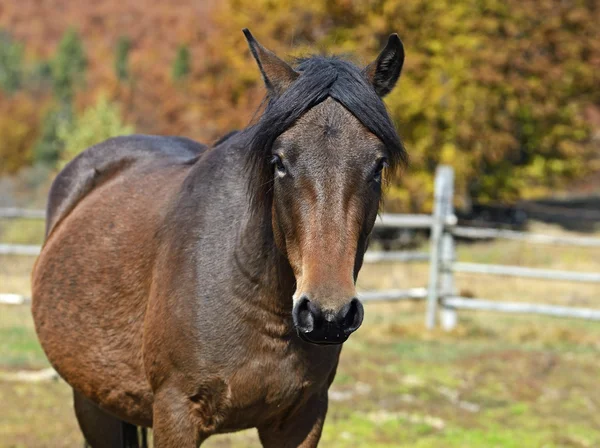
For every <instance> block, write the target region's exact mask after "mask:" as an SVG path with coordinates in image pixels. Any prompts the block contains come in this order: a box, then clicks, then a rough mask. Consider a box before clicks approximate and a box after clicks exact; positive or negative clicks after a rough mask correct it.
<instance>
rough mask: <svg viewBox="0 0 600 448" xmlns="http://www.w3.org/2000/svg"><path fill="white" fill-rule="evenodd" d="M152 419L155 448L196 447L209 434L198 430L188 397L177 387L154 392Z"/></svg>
mask: <svg viewBox="0 0 600 448" xmlns="http://www.w3.org/2000/svg"><path fill="white" fill-rule="evenodd" d="M152 421H153V425H152V435H153V440H154V447H155V448H196V447H198V446H200V444H201V443H202V442H203V441H204V440H205V439H206V438H207V437H208V435H209V434H203V433H202V431H201V430H199V428H198V423H197V421H196V418H195V417H194V415H193V409H192V406H190V401H189V398H188V397H186V396H185V394H182V393H181V392H180V391H179V390H177V389H167V388H163V389H161V390H160V391H159V392H158V393H155V396H154V405H153V417H152Z"/></svg>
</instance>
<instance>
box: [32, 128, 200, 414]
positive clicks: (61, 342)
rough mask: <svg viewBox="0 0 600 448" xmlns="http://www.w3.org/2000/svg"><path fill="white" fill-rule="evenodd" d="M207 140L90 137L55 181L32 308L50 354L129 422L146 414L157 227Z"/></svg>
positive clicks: (79, 386)
mask: <svg viewBox="0 0 600 448" xmlns="http://www.w3.org/2000/svg"><path fill="white" fill-rule="evenodd" d="M205 148H206V147H204V146H202V145H199V144H194V143H193V142H191V141H189V140H184V139H173V138H164V137H141V136H135V137H122V138H117V139H111V140H109V141H107V142H105V143H102V144H100V145H97V146H95V147H92V148H90V149H88V150H86V151H85V152H84V153H82V154H81V155H80V156H78V158H77V159H75V160H74V161H73V162H71V163H70V164H69V165H68V166H67V167H66V168H65V169H64V170H63V171H62V172H61V173H60V174H59V176H58V177H57V179H56V181H55V182H54V184H53V186H52V191H51V193H50V201H49V205H48V220H49V224H48V235H47V238H46V242H45V244H44V247H43V249H42V252H41V254H40V256H39V257H38V260H37V262H36V265H35V267H34V271H33V275H32V293H33V304H32V311H33V316H34V321H35V324H36V331H37V333H38V336H39V339H40V341H41V343H42V346H43V348H44V351H45V352H46V355H47V356H48V359H49V360H50V362H51V363H52V365H53V366H54V367H55V368H56V370H57V371H58V372H59V373H60V374H61V375H62V376H63V377H64V378H65V379H66V380H67V382H68V383H69V384H70V385H71V386H73V387H74V388H75V389H76V390H78V391H79V392H81V393H82V394H83V395H85V396H86V397H88V398H90V399H91V400H92V401H94V402H96V403H97V404H99V405H101V406H102V407H103V408H104V409H106V410H108V411H109V412H112V413H114V414H115V415H117V416H119V417H120V418H122V419H123V420H127V421H129V422H131V423H135V424H142V425H149V424H150V423H151V418H152V414H151V403H152V391H151V389H150V387H149V385H148V383H147V380H146V378H145V374H144V369H143V359H142V339H143V332H144V317H145V312H146V308H147V301H148V297H149V295H150V293H151V290H152V288H153V281H154V275H153V272H154V264H155V260H156V258H157V256H158V253H159V251H160V250H161V239H160V236H159V235H160V234H161V230H162V229H163V227H164V226H166V225H168V219H167V217H168V216H169V213H170V210H171V208H172V207H173V204H175V203H176V201H177V197H178V194H179V192H180V190H181V188H182V183H183V181H184V179H185V178H186V175H187V173H188V172H189V170H190V168H191V167H192V166H193V164H194V162H195V161H196V160H197V158H198V155H199V154H200V153H202V151H204V150H205Z"/></svg>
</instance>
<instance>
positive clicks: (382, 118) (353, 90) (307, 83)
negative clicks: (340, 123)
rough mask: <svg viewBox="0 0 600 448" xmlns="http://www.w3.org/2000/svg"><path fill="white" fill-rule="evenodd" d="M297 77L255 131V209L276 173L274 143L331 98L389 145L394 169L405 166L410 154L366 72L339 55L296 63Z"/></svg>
mask: <svg viewBox="0 0 600 448" xmlns="http://www.w3.org/2000/svg"><path fill="white" fill-rule="evenodd" d="M295 69H296V71H298V72H299V73H300V76H299V77H298V79H297V80H296V81H295V82H294V83H293V84H292V85H291V86H290V87H289V88H288V89H287V90H286V91H285V92H284V93H283V94H282V95H280V96H277V97H271V98H269V99H268V103H267V106H266V108H265V111H264V113H263V114H262V116H261V117H260V120H259V121H258V123H257V124H256V125H255V126H253V127H252V128H250V129H249V131H251V133H252V134H251V141H250V152H249V163H250V169H251V170H252V171H251V173H252V176H251V180H250V185H249V192H250V195H251V199H252V202H253V203H254V204H255V205H258V204H260V203H264V202H265V201H267V203H268V204H270V195H269V193H270V191H271V183H272V180H273V179H272V177H273V172H272V171H273V170H272V167H271V166H270V162H269V161H270V159H271V150H272V146H273V143H274V142H275V140H276V139H277V137H279V136H280V135H281V134H282V133H283V132H285V131H286V130H287V129H288V128H290V127H291V126H292V125H293V124H294V123H295V122H296V120H298V119H299V118H300V117H301V116H302V115H304V114H305V113H306V112H307V111H308V110H310V109H311V108H313V107H314V106H316V105H317V104H319V103H321V102H322V101H324V100H325V99H327V98H328V97H331V98H333V99H334V100H336V101H337V102H339V103H340V104H342V105H343V106H344V107H345V108H346V109H348V111H349V112H351V113H352V114H353V115H354V116H355V117H356V118H357V119H358V120H359V121H360V122H361V123H362V124H363V125H364V126H365V127H366V128H367V129H369V130H370V131H371V132H372V133H373V134H374V135H376V136H377V137H378V138H379V139H380V140H381V141H382V142H383V143H384V145H385V146H386V148H387V151H388V155H389V163H390V168H392V169H394V168H395V167H397V166H398V165H401V164H404V163H406V162H407V159H408V157H407V154H406V151H405V149H404V146H403V145H402V142H401V141H400V138H399V137H398V134H397V133H396V129H395V128H394V125H393V123H392V120H391V119H390V117H389V115H388V113H387V109H386V107H385V105H384V103H383V101H382V100H381V98H379V96H378V95H377V93H376V92H375V89H374V88H373V86H372V85H371V84H370V83H369V82H368V80H367V79H366V77H365V75H364V74H363V72H362V71H361V70H360V69H359V68H358V67H357V66H355V65H354V64H352V63H350V62H347V61H344V60H342V59H339V58H335V57H323V56H313V57H310V58H305V59H298V60H297V65H296V67H295Z"/></svg>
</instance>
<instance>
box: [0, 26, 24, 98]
mask: <svg viewBox="0 0 600 448" xmlns="http://www.w3.org/2000/svg"><path fill="white" fill-rule="evenodd" d="M22 84H23V45H22V44H19V43H16V42H14V41H13V40H12V39H11V38H10V36H9V35H8V34H6V33H4V32H0V88H1V89H2V90H3V91H5V92H8V93H12V92H15V91H16V90H18V89H19V88H20V87H21V86H22Z"/></svg>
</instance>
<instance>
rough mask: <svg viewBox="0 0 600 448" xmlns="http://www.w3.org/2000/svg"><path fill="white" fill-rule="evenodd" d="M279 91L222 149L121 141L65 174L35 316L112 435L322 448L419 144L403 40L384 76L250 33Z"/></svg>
mask: <svg viewBox="0 0 600 448" xmlns="http://www.w3.org/2000/svg"><path fill="white" fill-rule="evenodd" d="M244 33H245V34H246V38H247V40H248V43H249V46H250V50H251V52H252V54H253V56H254V58H255V59H256V61H257V63H258V67H259V68H260V71H261V73H262V76H263V79H264V82H265V84H266V87H267V90H268V101H267V105H266V107H265V111H264V112H263V114H262V116H261V118H260V119H259V120H258V121H257V122H256V123H255V124H253V125H251V126H249V127H248V128H246V129H244V130H243V131H240V132H237V133H233V134H230V135H229V136H227V137H226V138H224V139H221V141H219V142H217V144H215V145H214V146H213V147H210V148H209V147H207V146H204V145H201V144H198V143H195V142H193V141H191V140H187V139H184V138H175V137H151V136H131V137H119V138H113V139H110V140H108V141H106V142H104V143H101V144H99V145H96V146H93V147H91V148H89V149H87V150H86V151H85V152H83V153H82V154H81V155H79V156H78V157H77V158H75V159H74V160H73V161H72V162H71V163H69V164H68V165H67V166H66V167H65V169H64V170H63V171H62V172H61V173H60V174H59V175H58V177H57V178H56V180H55V181H54V184H53V185H52V189H51V191H50V197H49V202H48V210H47V229H46V234H47V235H46V242H45V244H44V248H43V250H42V253H41V255H40V257H39V259H38V260H37V263H36V266H35V269H34V272H33V316H34V319H35V324H36V330H37V333H38V336H39V338H40V341H41V343H42V346H43V348H44V350H45V352H46V354H47V356H48V359H49V360H50V362H51V363H52V365H53V366H54V367H55V368H56V370H57V371H58V372H59V373H60V375H61V376H62V377H63V378H64V379H65V380H66V381H67V382H68V383H69V385H71V386H72V387H73V390H74V395H75V411H76V414H77V418H78V420H79V423H80V427H81V429H82V431H83V433H84V436H85V438H86V440H87V441H88V443H90V444H91V445H92V446H94V447H113V446H120V445H124V446H138V438H137V432H136V425H137V426H142V427H152V428H153V435H154V444H155V446H157V447H161V448H165V447H173V448H185V447H195V446H199V444H200V443H202V441H203V440H205V439H206V438H207V437H209V436H210V435H211V434H215V433H223V432H231V431H237V430H241V429H245V428H251V427H254V428H257V429H258V433H259V436H260V440H261V441H262V443H263V445H264V446H265V447H277V448H281V447H298V446H301V447H315V446H317V443H318V441H319V438H320V435H321V430H322V428H323V422H324V420H325V414H326V412H327V390H328V388H329V386H330V384H331V382H332V381H333V378H334V376H335V372H336V367H337V364H338V359H339V355H340V351H341V344H342V343H343V342H344V341H345V340H346V339H347V338H348V336H349V335H350V334H351V333H352V332H353V331H355V330H356V329H357V328H358V327H359V326H360V324H361V322H362V319H363V307H362V305H361V303H360V302H359V300H358V299H357V297H356V291H355V282H356V277H357V275H358V271H359V270H360V267H361V265H362V259H363V254H364V252H365V250H366V248H367V242H368V237H369V234H370V232H371V229H372V227H373V224H374V222H375V218H376V215H377V211H378V207H379V203H380V199H381V188H382V187H381V182H382V171H383V170H384V169H385V168H386V167H390V169H391V168H393V167H394V166H397V165H398V164H400V163H402V162H403V161H404V160H405V157H406V156H405V152H404V149H403V147H402V144H401V142H400V140H399V138H398V135H397V134H396V131H395V129H394V126H393V124H392V122H391V120H390V118H389V116H388V114H387V111H386V109H385V106H384V104H383V102H382V100H381V97H383V96H384V95H386V94H387V93H388V92H389V91H390V90H391V89H392V88H393V87H394V85H395V83H396V81H397V80H398V77H399V76H400V71H401V68H402V64H403V61H404V50H403V46H402V43H401V41H400V39H399V38H398V36H397V35H395V34H393V35H391V36H390V37H389V40H388V42H387V45H386V47H385V49H384V50H383V51H382V53H381V54H380V55H379V57H378V58H377V60H376V61H374V62H373V63H372V64H370V65H368V66H367V67H366V68H365V69H359V68H358V67H356V66H355V65H353V64H352V63H350V62H346V61H344V60H341V59H338V58H326V57H321V56H314V57H310V58H306V59H301V60H298V61H297V63H296V64H295V67H294V68H292V66H290V65H288V64H287V63H285V62H283V61H282V60H281V59H279V58H278V57H277V56H276V55H275V54H273V53H272V52H270V51H269V50H267V49H265V48H263V47H262V46H261V45H260V44H259V43H258V42H257V41H256V40H255V39H254V38H253V37H252V35H251V34H250V32H248V31H247V30H244Z"/></svg>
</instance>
